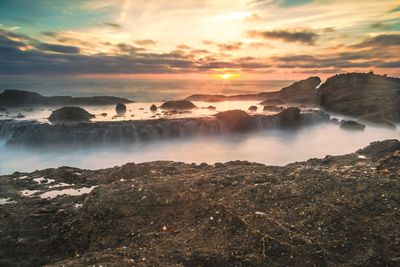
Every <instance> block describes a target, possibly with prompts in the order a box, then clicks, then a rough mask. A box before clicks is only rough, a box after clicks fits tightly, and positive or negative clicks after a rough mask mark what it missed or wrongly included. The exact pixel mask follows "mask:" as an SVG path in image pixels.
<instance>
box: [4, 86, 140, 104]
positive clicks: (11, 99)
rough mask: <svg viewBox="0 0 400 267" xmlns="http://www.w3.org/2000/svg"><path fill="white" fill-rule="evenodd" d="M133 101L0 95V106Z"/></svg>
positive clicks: (7, 92) (16, 93)
mask: <svg viewBox="0 0 400 267" xmlns="http://www.w3.org/2000/svg"><path fill="white" fill-rule="evenodd" d="M132 102H133V101H131V100H128V99H125V98H121V97H114V96H92V97H71V96H42V95H41V94H38V93H35V92H29V91H20V90H4V91H3V92H2V93H0V106H3V107H26V106H66V105H115V104H117V103H132Z"/></svg>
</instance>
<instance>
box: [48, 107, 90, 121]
mask: <svg viewBox="0 0 400 267" xmlns="http://www.w3.org/2000/svg"><path fill="white" fill-rule="evenodd" d="M94 117H95V115H93V114H90V113H89V112H87V111H86V110H84V109H83V108H80V107H63V108H60V109H57V110H54V111H53V112H52V113H51V115H50V117H49V118H48V120H49V121H50V122H51V123H69V122H88V121H90V119H92V118H94Z"/></svg>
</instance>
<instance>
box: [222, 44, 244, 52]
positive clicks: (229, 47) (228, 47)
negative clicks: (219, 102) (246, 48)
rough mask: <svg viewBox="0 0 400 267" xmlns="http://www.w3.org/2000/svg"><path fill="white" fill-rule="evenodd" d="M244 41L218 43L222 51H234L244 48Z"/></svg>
mask: <svg viewBox="0 0 400 267" xmlns="http://www.w3.org/2000/svg"><path fill="white" fill-rule="evenodd" d="M242 45H243V43H242V42H234V43H226V44H217V46H218V48H219V50H221V51H234V50H239V49H240V48H242Z"/></svg>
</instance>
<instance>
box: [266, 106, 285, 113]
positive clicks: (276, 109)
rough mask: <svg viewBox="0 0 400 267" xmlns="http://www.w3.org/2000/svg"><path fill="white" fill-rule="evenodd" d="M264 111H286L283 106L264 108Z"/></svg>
mask: <svg viewBox="0 0 400 267" xmlns="http://www.w3.org/2000/svg"><path fill="white" fill-rule="evenodd" d="M263 110H264V111H271V112H280V111H282V110H285V108H284V107H282V106H264V108H263Z"/></svg>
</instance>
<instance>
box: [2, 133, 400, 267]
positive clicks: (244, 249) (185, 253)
mask: <svg viewBox="0 0 400 267" xmlns="http://www.w3.org/2000/svg"><path fill="white" fill-rule="evenodd" d="M399 150H400V142H399V141H398V140H387V141H384V142H375V143H373V144H371V145H370V146H368V147H366V148H364V149H360V150H358V151H357V152H356V153H352V154H348V155H344V156H327V157H325V158H324V159H310V160H308V161H306V162H299V163H293V164H289V165H287V166H283V167H274V166H265V165H262V164H256V163H249V162H244V161H234V162H228V163H224V164H223V163H218V164H215V165H207V164H205V163H204V164H200V165H196V164H184V163H177V162H150V163H142V164H133V163H130V164H126V165H123V166H121V167H114V168H110V169H103V170H94V171H91V170H81V169H75V168H69V167H62V168H58V169H46V170H41V171H35V172H33V173H14V174H12V175H6V176H1V177H0V199H1V200H2V202H1V205H0V212H1V214H2V216H0V231H1V235H0V265H1V266H5V267H7V266H41V265H46V264H47V265H48V266H94V265H95V266H100V265H102V266H398V265H399V264H400V251H399V249H398V248H399V245H400V244H399V240H400V228H399V227H398V223H399V220H400V214H399V210H400V180H399V177H400V168H399V165H398V164H399ZM38 177H41V178H43V179H38ZM34 179H36V181H38V180H40V182H36V181H35V180H34ZM60 183H67V184H69V185H68V186H66V185H64V187H63V188H71V187H72V188H82V187H92V186H96V185H97V187H96V188H94V189H93V191H91V193H90V194H84V195H81V196H67V195H64V196H58V197H56V198H52V199H46V198H42V197H41V195H42V194H43V193H46V192H49V191H53V190H55V188H56V187H54V186H55V185H56V184H60ZM71 184H74V185H71ZM27 189H28V190H38V191H33V192H34V193H33V194H32V195H31V196H26V194H25V195H21V194H20V192H21V191H22V190H27ZM31 192H32V191H31ZM4 199H6V200H4Z"/></svg>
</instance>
